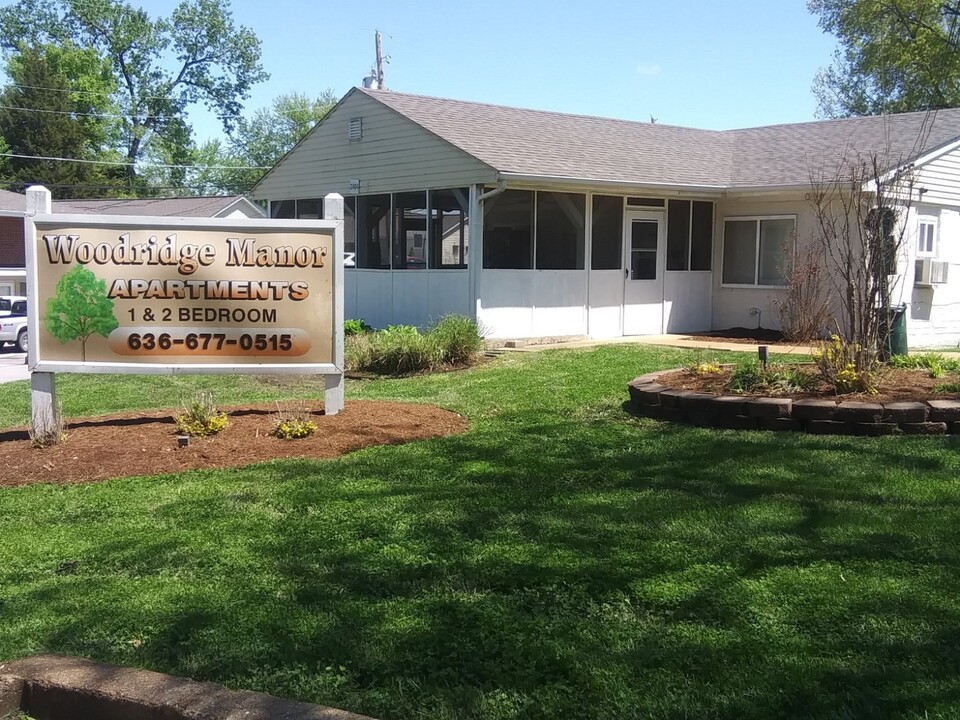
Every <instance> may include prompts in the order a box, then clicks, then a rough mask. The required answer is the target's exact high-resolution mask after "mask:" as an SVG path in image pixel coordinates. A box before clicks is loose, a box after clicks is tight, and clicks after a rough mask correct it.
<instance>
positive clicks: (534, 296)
mask: <svg viewBox="0 0 960 720" xmlns="http://www.w3.org/2000/svg"><path fill="white" fill-rule="evenodd" d="M479 304H480V310H479V313H478V314H479V318H478V319H479V320H480V322H481V323H482V325H483V327H484V329H485V331H486V336H487V337H490V338H532V337H571V336H581V335H586V334H587V311H586V307H587V272H586V271H585V270H483V271H482V272H481V274H480V303H479Z"/></svg>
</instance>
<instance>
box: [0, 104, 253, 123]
mask: <svg viewBox="0 0 960 720" xmlns="http://www.w3.org/2000/svg"><path fill="white" fill-rule="evenodd" d="M0 110H16V111H18V112H35V113H46V114H48V115H70V116H72V117H95V118H116V119H119V120H127V119H129V118H130V115H119V114H116V113H91V112H73V111H71V110H41V109H40V108H26V107H17V106H15V105H0ZM133 115H135V116H136V117H137V118H138V119H141V120H153V119H157V120H162V119H163V118H169V117H173V115H174V113H170V114H169V115H139V114H136V113H133ZM239 117H243V116H242V115H218V116H217V119H218V120H224V119H226V118H239Z"/></svg>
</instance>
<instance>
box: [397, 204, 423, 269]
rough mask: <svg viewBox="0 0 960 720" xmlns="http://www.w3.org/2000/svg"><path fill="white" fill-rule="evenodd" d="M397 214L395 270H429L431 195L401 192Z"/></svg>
mask: <svg viewBox="0 0 960 720" xmlns="http://www.w3.org/2000/svg"><path fill="white" fill-rule="evenodd" d="M393 214H394V225H393V227H394V230H393V269H394V270H424V269H426V267H427V193H425V192H409V193H397V194H396V195H394V196H393Z"/></svg>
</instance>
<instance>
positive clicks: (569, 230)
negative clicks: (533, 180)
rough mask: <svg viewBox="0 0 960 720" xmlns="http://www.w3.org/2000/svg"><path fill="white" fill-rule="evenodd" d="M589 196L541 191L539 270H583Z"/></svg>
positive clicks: (538, 196) (538, 238)
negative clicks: (585, 214) (587, 200)
mask: <svg viewBox="0 0 960 720" xmlns="http://www.w3.org/2000/svg"><path fill="white" fill-rule="evenodd" d="M585 208H586V198H585V196H583V195H576V194H573V193H557V192H538V193H537V269H538V270H583V256H584V238H585V237H586V233H585V216H584V212H585Z"/></svg>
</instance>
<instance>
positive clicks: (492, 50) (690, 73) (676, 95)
mask: <svg viewBox="0 0 960 720" xmlns="http://www.w3.org/2000/svg"><path fill="white" fill-rule="evenodd" d="M3 4H7V3H6V2H4V3H3ZM176 4H177V1H176V0H148V1H146V2H143V3H142V5H143V6H144V7H146V8H147V9H148V10H149V11H150V12H151V13H152V14H154V15H167V14H168V13H169V12H170V10H171V9H172V8H173V7H174V6H175V5H176ZM233 12H234V17H235V19H236V21H237V22H238V23H240V24H243V25H247V26H249V27H251V28H253V29H254V30H255V31H256V32H257V34H258V35H259V37H260V38H261V41H262V43H263V57H262V60H263V65H264V67H265V69H266V70H267V71H268V72H269V73H270V74H271V78H270V80H269V81H268V82H266V83H263V84H262V85H260V86H258V87H256V88H255V89H254V91H253V94H252V97H251V98H250V100H249V101H248V102H247V105H246V112H247V113H249V112H250V111H252V110H253V109H255V108H258V107H262V106H265V105H268V104H269V103H270V101H271V99H272V98H273V97H275V96H277V95H280V94H283V93H290V92H303V93H306V94H308V95H316V94H318V93H319V92H321V91H323V90H324V89H326V88H331V89H332V90H333V91H334V92H335V93H336V94H337V95H338V96H340V95H343V94H344V93H346V91H347V90H349V89H350V88H351V87H352V86H354V85H359V84H360V82H361V80H362V78H363V76H364V75H366V74H368V72H369V70H370V66H371V64H372V62H373V58H374V31H375V30H376V29H378V28H379V29H380V31H381V32H382V33H383V42H384V51H385V52H386V53H387V54H389V55H390V56H391V59H390V63H389V64H388V65H387V66H386V84H387V87H389V88H390V89H393V90H398V91H403V92H411V93H419V94H424V95H437V96H441V97H451V98H458V99H464V100H476V101H480V102H488V103H497V104H504V105H516V106H522V107H531V108H536V109H542V110H556V111H561V112H571V113H582V114H590V115H602V116H607V117H616V118H623V119H629V120H641V121H649V120H650V117H651V116H653V117H655V118H657V120H658V121H659V122H661V123H667V124H674V125H686V126H692V127H701V128H711V129H726V128H732V127H747V126H753V125H768V124H775V123H784V122H801V121H805V120H811V119H814V118H815V114H816V102H815V100H814V97H813V94H812V92H811V90H810V87H811V83H812V81H813V78H814V75H815V73H816V72H817V70H818V69H819V68H820V67H822V66H824V65H826V64H828V63H829V61H830V58H831V55H832V53H833V49H834V47H835V42H834V39H833V38H832V37H830V36H827V35H824V34H823V33H822V32H821V31H820V29H819V28H818V27H817V24H816V18H814V17H813V16H811V15H810V14H809V13H808V12H807V9H806V3H805V2H804V0H668V1H667V2H664V1H663V0H658V1H654V0H632V1H630V0H594V1H593V2H590V3H583V2H577V3H574V2H570V1H569V0H512V1H505V0H484V1H483V2H474V3H466V2H459V3H457V2H449V1H447V2H439V1H436V0H392V1H389V0H366V1H365V2H363V3H349V2H344V1H343V0H338V1H337V2H332V1H331V0H272V2H264V0H234V2H233ZM191 117H192V120H193V123H194V127H195V131H196V137H197V139H198V140H203V139H205V138H208V137H214V136H217V135H218V134H219V127H218V123H217V121H216V120H215V119H213V118H212V116H210V115H209V114H208V113H205V112H202V111H195V112H193V113H192V115H191Z"/></svg>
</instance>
